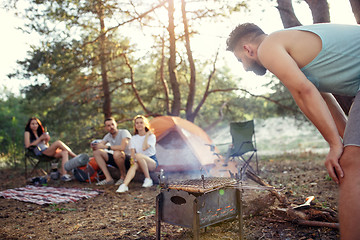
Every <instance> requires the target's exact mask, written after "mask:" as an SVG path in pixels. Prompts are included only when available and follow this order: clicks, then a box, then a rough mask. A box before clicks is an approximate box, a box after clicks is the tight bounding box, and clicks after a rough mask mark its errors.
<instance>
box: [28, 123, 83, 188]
mask: <svg viewBox="0 0 360 240" xmlns="http://www.w3.org/2000/svg"><path fill="white" fill-rule="evenodd" d="M49 141H50V135H49V134H48V133H47V132H45V131H44V127H43V126H42V124H41V122H40V120H39V119H38V118H36V117H32V118H30V119H29V121H28V123H27V124H26V127H25V133H24V142H25V147H26V148H28V149H31V150H32V151H34V153H35V155H42V154H43V155H46V156H49V157H55V158H61V160H62V161H61V162H62V163H61V171H60V173H61V175H62V176H61V180H63V181H66V182H67V181H70V180H71V177H70V175H68V174H67V172H66V170H65V168H64V165H65V163H66V162H67V161H68V160H69V155H70V156H71V157H75V156H76V154H75V153H73V152H72V151H71V149H70V148H69V147H68V146H67V145H66V144H65V143H63V142H62V141H60V140H57V141H55V142H54V143H52V144H51V145H49Z"/></svg>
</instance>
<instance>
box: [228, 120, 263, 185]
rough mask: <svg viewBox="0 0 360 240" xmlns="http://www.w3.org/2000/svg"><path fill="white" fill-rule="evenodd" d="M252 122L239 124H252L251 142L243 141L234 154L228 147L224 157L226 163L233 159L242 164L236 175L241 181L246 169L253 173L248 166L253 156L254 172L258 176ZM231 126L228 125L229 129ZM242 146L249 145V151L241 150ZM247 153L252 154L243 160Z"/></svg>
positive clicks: (231, 148)
mask: <svg viewBox="0 0 360 240" xmlns="http://www.w3.org/2000/svg"><path fill="white" fill-rule="evenodd" d="M253 121H254V120H250V121H246V122H241V123H244V124H251V122H252V135H251V141H243V142H242V143H241V145H240V147H239V148H238V150H237V151H236V152H233V146H231V147H229V149H228V152H227V155H226V162H228V161H230V159H234V160H235V159H240V161H242V162H243V164H242V165H241V167H240V169H238V174H239V177H240V179H242V178H243V176H245V173H246V171H247V169H248V168H249V169H250V170H251V171H252V172H255V171H254V169H253V168H252V167H251V166H250V162H251V160H252V159H253V157H254V155H255V160H256V172H257V174H259V162H258V157H257V148H256V137H255V126H254V123H253ZM239 123H240V122H239ZM231 124H237V123H231ZM231 124H230V127H231ZM232 137H233V138H234V136H232ZM244 144H251V146H252V148H251V149H249V150H242V149H243V146H244ZM249 152H252V153H251V154H250V156H248V157H247V158H245V157H244V155H245V154H246V153H249Z"/></svg>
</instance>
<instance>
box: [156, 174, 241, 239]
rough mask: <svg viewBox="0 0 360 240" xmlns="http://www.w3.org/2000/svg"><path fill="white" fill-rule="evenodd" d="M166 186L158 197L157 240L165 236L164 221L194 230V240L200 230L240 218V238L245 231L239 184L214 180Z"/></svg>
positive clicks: (221, 179) (224, 179)
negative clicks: (162, 223)
mask: <svg viewBox="0 0 360 240" xmlns="http://www.w3.org/2000/svg"><path fill="white" fill-rule="evenodd" d="M160 185H161V186H162V189H161V192H160V193H159V194H158V195H157V197H156V218H157V221H156V239H160V236H161V222H162V221H163V222H166V223H169V224H173V225H178V226H182V227H186V228H192V229H193V234H194V239H199V237H200V229H201V228H205V227H208V226H210V225H213V224H216V223H219V222H222V221H225V220H228V219H234V218H236V217H238V220H239V238H240V239H243V233H242V232H243V231H242V225H243V223H242V202H241V201H242V199H241V198H242V197H241V191H240V190H239V188H238V187H237V186H238V181H236V180H235V179H231V178H218V177H210V178H204V177H203V176H202V179H191V180H185V181H180V182H176V183H172V184H169V185H164V184H162V183H160Z"/></svg>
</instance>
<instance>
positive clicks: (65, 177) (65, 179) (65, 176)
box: [61, 174, 72, 182]
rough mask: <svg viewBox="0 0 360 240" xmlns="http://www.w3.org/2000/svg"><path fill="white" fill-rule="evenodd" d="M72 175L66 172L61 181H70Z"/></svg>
mask: <svg viewBox="0 0 360 240" xmlns="http://www.w3.org/2000/svg"><path fill="white" fill-rule="evenodd" d="M71 180H72V179H71V176H70V175H69V174H64V175H62V176H61V181H64V182H69V181H71Z"/></svg>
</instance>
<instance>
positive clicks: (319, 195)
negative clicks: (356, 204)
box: [0, 154, 339, 240]
mask: <svg viewBox="0 0 360 240" xmlns="http://www.w3.org/2000/svg"><path fill="white" fill-rule="evenodd" d="M323 161H324V156H321V155H313V154H301V155H297V156H292V155H288V156H281V157H274V158H266V159H262V160H261V161H260V167H261V174H260V176H261V177H262V178H263V179H265V180H266V181H267V182H269V183H270V184H272V185H273V186H275V187H277V188H279V189H282V193H283V194H285V195H286V196H287V197H288V199H289V201H290V202H292V203H294V204H301V203H303V202H304V200H305V198H306V197H307V196H310V195H314V196H315V200H314V201H313V203H314V204H315V205H314V207H317V208H321V209H329V210H333V211H335V212H336V211H337V208H336V202H337V186H336V185H335V184H334V183H333V182H332V181H330V180H329V178H328V177H327V174H326V171H325V168H324V167H323ZM0 180H1V182H0V190H1V191H2V190H5V189H10V188H15V187H21V186H25V181H24V178H23V176H22V174H21V172H20V171H15V170H4V169H3V170H0ZM49 185H50V186H62V187H77V188H87V187H90V188H93V189H100V190H102V191H103V193H102V194H100V195H99V196H97V197H95V198H91V199H87V200H81V201H79V202H77V203H66V204H59V205H51V206H39V205H36V204H31V203H25V202H20V201H16V200H8V199H3V198H1V199H0V239H155V233H156V224H155V197H156V195H157V194H158V193H159V189H158V187H157V186H153V187H151V188H149V189H144V188H142V187H141V183H140V182H135V183H132V184H131V185H130V191H129V192H127V193H125V194H117V193H115V190H116V188H117V187H116V186H108V187H98V186H95V185H94V184H87V183H80V182H76V181H73V182H68V183H61V182H50V183H49ZM243 200H244V208H245V213H244V220H245V221H244V236H245V239H284V240H285V239H287V240H288V239H296V240H300V239H303V240H305V239H306V240H307V239H319V240H320V239H321V240H327V239H339V235H338V230H336V229H331V228H319V227H308V226H300V225H297V224H295V223H291V222H288V221H285V220H286V216H281V215H279V213H278V211H277V210H275V209H276V208H278V204H279V203H278V201H277V200H275V199H274V198H273V197H272V196H270V195H269V193H268V191H265V190H244V198H243ZM238 231H239V229H238V222H237V220H233V221H226V222H222V223H220V224H217V225H215V226H211V227H208V228H207V229H206V231H204V229H202V230H201V239H210V240H212V239H237V236H238ZM161 236H162V239H192V230H191V229H187V228H182V227H178V226H174V225H170V224H165V223H163V224H162V232H161Z"/></svg>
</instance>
